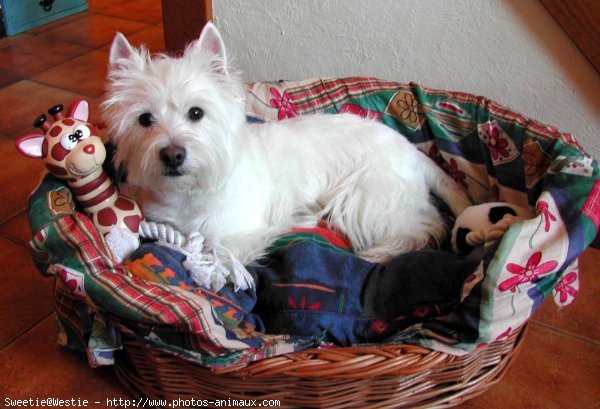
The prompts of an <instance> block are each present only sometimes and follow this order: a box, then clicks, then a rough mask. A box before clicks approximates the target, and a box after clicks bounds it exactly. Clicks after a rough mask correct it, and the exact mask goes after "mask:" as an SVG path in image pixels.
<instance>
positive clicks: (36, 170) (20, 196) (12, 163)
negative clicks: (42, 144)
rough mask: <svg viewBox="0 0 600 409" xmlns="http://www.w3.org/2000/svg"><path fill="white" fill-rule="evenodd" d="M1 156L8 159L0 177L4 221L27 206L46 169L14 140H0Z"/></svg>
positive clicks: (0, 214) (0, 212) (0, 215)
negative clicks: (25, 153) (17, 148)
mask: <svg viewBox="0 0 600 409" xmlns="http://www.w3.org/2000/svg"><path fill="white" fill-rule="evenodd" d="M0 157H3V158H6V159H7V160H5V164H4V166H3V167H2V178H0V191H1V192H2V200H1V201H0V223H4V222H5V221H7V220H8V219H10V218H11V217H13V216H15V215H17V214H18V213H19V212H21V211H23V210H24V209H25V208H27V198H28V197H29V194H30V193H31V191H32V190H33V189H34V188H35V187H36V186H37V185H38V183H39V181H40V180H41V177H42V175H43V174H44V173H46V169H45V168H44V166H43V165H42V162H41V161H39V160H36V159H29V158H25V157H23V156H21V154H19V153H18V152H17V150H16V149H15V147H14V142H13V141H0ZM0 294H1V293H0ZM0 298H1V297H0Z"/></svg>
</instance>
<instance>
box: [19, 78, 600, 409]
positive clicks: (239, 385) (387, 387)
mask: <svg viewBox="0 0 600 409" xmlns="http://www.w3.org/2000/svg"><path fill="white" fill-rule="evenodd" d="M314 112H326V113H330V114H337V113H347V114H354V115H361V116H365V117H369V118H372V119H373V120H378V121H382V122H383V123H385V124H386V125H388V126H390V127H392V128H394V129H396V130H398V131H399V132H401V133H402V134H404V135H406V136H407V137H408V138H409V139H410V140H411V142H413V143H414V144H416V145H417V146H418V147H419V149H421V150H422V151H423V153H424V154H426V155H428V156H429V157H430V158H431V160H434V161H436V162H437V163H438V165H439V166H441V167H442V168H444V169H445V170H446V171H447V172H448V173H449V174H450V175H451V176H452V177H453V178H454V179H455V180H456V181H457V182H458V183H460V184H461V185H462V186H464V187H465V189H466V190H467V191H468V192H469V194H470V195H471V197H472V198H473V200H474V202H475V203H483V202H492V201H493V202H496V201H506V202H510V203H514V204H517V205H520V206H529V207H530V208H532V209H535V210H536V213H537V216H536V217H535V218H533V219H530V220H525V221H521V222H519V223H516V224H514V225H512V226H511V227H510V228H509V230H508V231H507V233H506V234H505V236H504V237H503V239H502V240H501V241H500V242H498V243H497V244H496V246H495V247H494V248H493V249H492V250H491V251H489V252H488V253H487V254H486V256H485V257H484V259H483V260H482V261H481V262H476V263H472V262H467V261H465V260H462V259H459V258H458V257H455V256H453V255H452V254H450V253H449V252H448V251H444V249H442V250H439V249H438V250H432V249H430V250H424V251H422V252H416V253H415V254H406V255H402V256H400V257H399V258H398V259H396V260H394V261H393V262H392V263H390V265H389V266H386V267H383V266H378V265H375V264H371V263H367V262H365V261H363V260H360V259H358V258H356V257H355V256H353V255H352V254H351V251H350V250H351V249H350V247H351V244H350V243H346V242H345V241H344V238H343V236H341V235H340V234H339V233H337V232H335V231H333V230H331V229H328V228H327V227H326V226H319V227H317V228H315V229H314V230H303V231H294V232H290V234H289V235H286V236H283V237H281V238H280V240H278V241H277V242H276V243H275V244H274V246H273V248H272V251H271V252H270V253H269V255H268V256H267V261H265V260H261V261H260V262H257V263H256V264H253V265H250V266H249V270H250V271H251V273H252V274H253V276H254V278H255V279H256V280H257V288H256V291H254V290H249V291H245V292H234V291H233V290H232V289H231V288H229V287H225V288H224V289H223V290H222V291H221V292H219V293H218V294H217V293H213V292H211V291H208V290H207V289H204V288H200V287H198V286H195V285H194V284H193V283H191V282H190V281H189V280H188V278H187V277H186V274H185V271H184V270H183V269H182V267H181V261H182V257H183V256H182V255H181V254H180V253H178V252H177V251H176V250H174V249H170V248H165V247H163V246H159V245H155V244H151V243H149V244H145V245H143V246H141V247H140V249H138V251H137V252H136V253H135V254H134V255H133V257H132V258H131V259H130V260H128V261H127V262H125V263H123V264H122V265H121V264H118V263H116V262H115V261H114V260H113V259H112V256H111V254H110V251H109V250H108V248H107V246H106V244H105V242H104V241H103V239H102V237H101V236H100V235H99V234H98V232H97V231H96V230H95V228H94V227H93V224H92V223H91V221H90V220H88V219H87V217H85V216H84V215H83V214H81V213H79V212H78V211H77V207H76V204H75V203H74V202H73V199H72V196H71V194H70V191H69V190H68V188H67V187H66V186H65V185H64V184H63V183H62V182H60V181H58V180H57V179H54V178H52V177H51V176H47V177H46V178H45V179H44V181H43V182H42V184H41V185H40V186H39V187H38V188H37V189H36V191H35V192H34V193H33V194H32V196H31V197H30V203H29V219H30V225H31V227H32V232H33V234H34V237H33V239H32V241H31V245H32V247H33V249H34V250H35V251H34V255H35V260H36V263H37V265H38V267H39V269H40V271H42V272H43V273H44V274H47V275H52V276H54V277H55V281H54V282H55V289H54V293H55V309H56V315H57V322H58V326H57V327H58V328H59V333H58V341H59V342H60V343H61V344H63V345H67V346H69V347H72V348H76V349H80V350H83V351H86V353H87V356H88V360H89V362H90V365H92V366H98V365H111V364H114V365H115V369H116V373H117V375H118V377H119V379H120V380H121V381H122V382H123V383H124V384H125V385H126V386H127V387H128V388H129V389H130V390H131V391H132V392H133V393H134V394H135V395H137V396H147V397H157V398H166V399H177V398H184V399H185V398H189V399H191V398H195V399H200V398H201V399H217V398H232V399H249V398H253V399H258V398H260V399H279V400H280V401H281V402H282V404H284V405H290V406H302V407H310V406H326V407H333V406H340V407H342V406H345V405H351V404H353V403H354V404H355V403H356V402H365V403H366V404H368V405H372V406H373V407H376V406H389V405H393V406H399V405H425V404H433V403H437V404H442V403H446V404H452V403H457V402H459V401H461V400H464V399H466V398H468V397H470V396H474V395H476V394H478V393H481V392H482V391H483V390H485V389H486V388H487V387H489V386H490V385H491V384H493V383H494V382H495V381H496V380H497V379H499V377H500V376H501V375H502V374H503V373H504V371H505V369H506V368H507V365H508V363H510V361H511V360H512V359H513V358H514V356H515V355H516V352H517V351H518V346H519V342H520V340H521V338H522V334H523V331H524V328H525V324H526V323H527V320H528V319H529V317H530V316H531V315H532V314H533V312H534V311H535V310H536V309H537V308H538V307H539V305H540V303H541V302H542V301H543V299H544V298H545V297H546V296H549V295H550V296H552V297H553V298H554V300H555V301H556V302H557V303H558V304H559V305H561V306H562V305H567V304H569V303H570V302H571V301H572V299H573V297H574V296H575V295H576V293H577V291H578V288H579V278H578V274H579V273H578V269H577V257H578V255H579V254H581V252H583V250H584V249H585V248H586V247H587V246H588V245H589V243H591V241H592V240H593V239H594V237H595V235H596V232H597V230H598V226H599V224H600V177H599V170H598V164H597V163H596V162H595V161H594V160H592V159H591V158H590V157H589V156H587V155H586V154H585V152H584V151H583V149H582V148H581V147H580V146H579V145H578V144H577V142H576V140H575V139H574V138H573V137H572V136H570V135H569V134H565V133H560V132H558V131H557V130H556V129H555V128H554V127H551V126H547V125H544V124H541V123H539V122H536V121H534V120H532V119H529V118H527V117H524V116H522V115H520V114H518V113H515V112H513V111H511V110H510V109H507V108H505V107H502V106H500V105H499V104H497V103H495V102H493V101H490V100H488V99H486V98H483V97H478V96H474V95H470V94H464V93H457V92H448V91H441V90H434V89H430V88H426V87H423V86H419V85H417V84H414V83H411V84H400V83H395V82H388V81H382V80H378V79H373V78H340V79H314V80H307V81H300V82H284V81H280V82H274V83H256V84H249V85H247V113H248V121H252V122H260V121H269V120H285V119H287V118H291V117H295V116H299V115H308V114H311V113H314ZM365 137H368V135H366V136H365ZM399 137H400V136H399ZM398 160H402V158H398ZM428 252H430V253H428ZM431 252H437V253H434V254H432V253H431ZM432 259H435V260H439V261H440V262H438V263H431V260H432ZM380 283H385V284H386V285H385V286H381V285H378V284H380ZM419 297H423V298H419ZM278 330H280V331H282V332H281V333H277V331H278ZM374 343H375V344H374Z"/></svg>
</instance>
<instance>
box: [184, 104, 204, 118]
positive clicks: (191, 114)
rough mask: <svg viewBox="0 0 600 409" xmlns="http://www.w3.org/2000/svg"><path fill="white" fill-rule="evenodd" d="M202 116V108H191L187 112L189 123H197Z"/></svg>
mask: <svg viewBox="0 0 600 409" xmlns="http://www.w3.org/2000/svg"><path fill="white" fill-rule="evenodd" d="M203 116H204V111H203V110H202V108H198V107H191V108H190V110H189V111H188V118H189V119H190V121H194V122H196V121H199V120H201V119H202V117H203Z"/></svg>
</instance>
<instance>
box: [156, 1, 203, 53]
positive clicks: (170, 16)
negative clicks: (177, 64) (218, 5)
mask: <svg viewBox="0 0 600 409" xmlns="http://www.w3.org/2000/svg"><path fill="white" fill-rule="evenodd" d="M162 14H163V30H164V35H165V50H166V51H167V52H168V53H172V54H179V53H181V52H182V51H183V49H184V48H185V46H186V44H188V43H189V42H191V41H193V40H195V39H197V38H198V37H199V36H200V32H201V31H202V27H204V25H205V24H206V23H207V22H208V21H210V20H211V19H212V1H211V0H162Z"/></svg>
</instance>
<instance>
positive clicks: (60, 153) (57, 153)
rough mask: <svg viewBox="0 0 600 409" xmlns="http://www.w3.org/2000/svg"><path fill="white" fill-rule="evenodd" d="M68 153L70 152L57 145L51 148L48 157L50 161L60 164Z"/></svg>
mask: <svg viewBox="0 0 600 409" xmlns="http://www.w3.org/2000/svg"><path fill="white" fill-rule="evenodd" d="M69 152H70V151H68V150H66V149H65V148H63V147H62V145H61V144H60V143H57V144H56V145H54V146H53V147H52V150H51V151H50V156H51V157H52V159H54V160H57V161H59V162H62V161H63V159H64V158H66V157H67V155H68V154H69Z"/></svg>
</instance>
